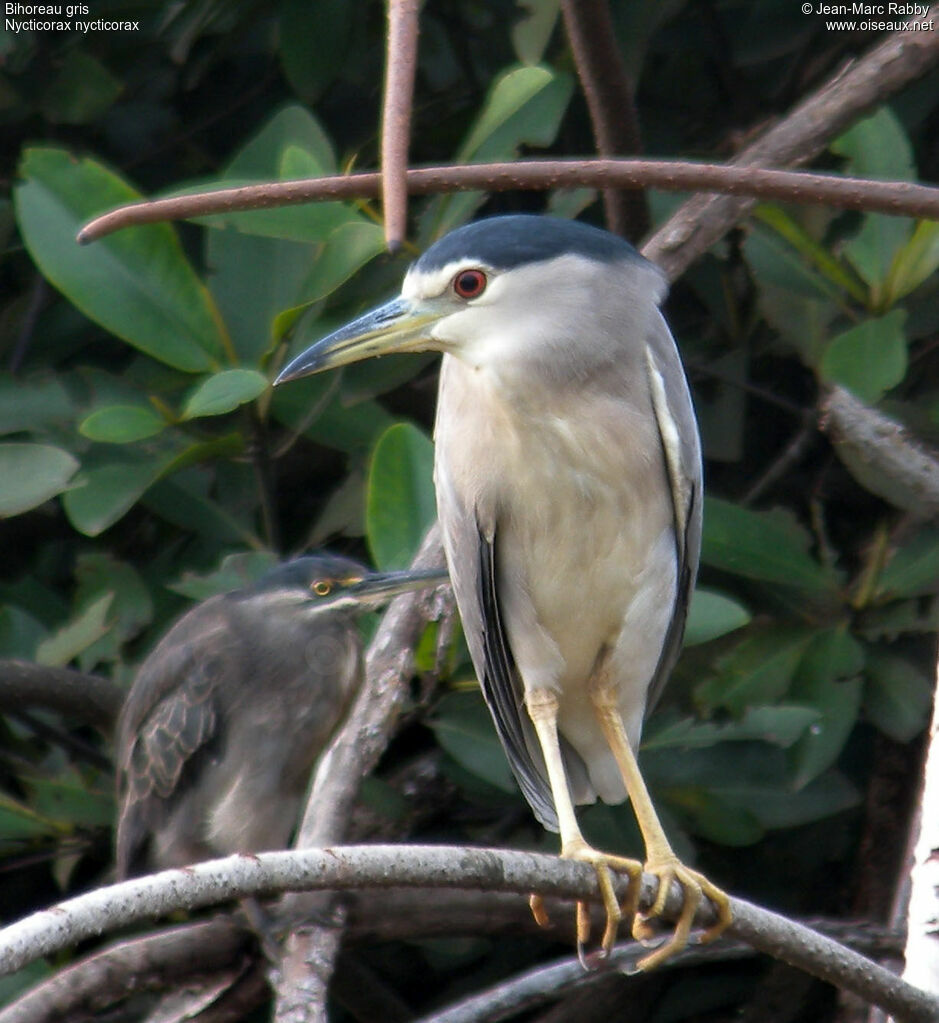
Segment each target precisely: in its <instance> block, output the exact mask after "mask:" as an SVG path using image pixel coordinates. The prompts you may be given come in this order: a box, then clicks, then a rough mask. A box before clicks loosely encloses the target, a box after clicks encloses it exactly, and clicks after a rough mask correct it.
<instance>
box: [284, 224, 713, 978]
mask: <svg viewBox="0 0 939 1023" xmlns="http://www.w3.org/2000/svg"><path fill="white" fill-rule="evenodd" d="M665 292H666V284H665V281H664V279H663V277H662V275H661V274H660V272H659V271H658V270H657V269H656V267H654V266H653V265H652V264H651V263H649V262H647V261H646V260H645V259H643V258H642V257H641V256H640V255H639V254H638V253H637V252H636V251H635V249H633V248H632V246H630V245H629V244H628V243H626V242H624V241H623V240H622V239H620V238H617V237H616V236H614V235H612V234H609V233H608V232H606V231H603V230H600V229H598V228H594V227H589V226H587V225H584V224H579V223H576V222H572V221H564V220H556V219H553V218H548V217H536V216H506V217H495V218H493V219H491V220H483V221H479V222H477V223H473V224H469V225H467V226H466V227H462V228H460V229H459V230H456V231H453V232H452V233H451V234H449V235H447V236H446V237H444V238H442V239H441V240H440V241H438V242H437V243H436V244H434V245H433V246H431V247H430V248H429V249H428V250H427V251H426V252H425V253H424V254H423V255H422V256H421V257H420V258H419V259H418V260H417V261H416V262H415V263H414V264H413V265H412V266H411V268H410V269H409V270H408V273H407V275H406V277H405V279H404V284H403V287H402V289H401V295H400V296H399V297H398V298H395V299H393V300H392V301H391V302H388V303H387V304H386V305H383V306H381V307H380V308H378V309H376V310H374V311H373V312H371V313H368V314H367V315H365V316H363V317H361V318H359V319H357V320H356V321H355V322H354V323H350V324H349V325H348V326H346V327H343V328H342V329H340V330H338V331H336V332H335V333H334V334H331V335H330V336H329V337H326V338H324V339H323V340H321V341H319V342H318V343H317V344H315V345H313V346H312V347H311V348H310V349H308V350H307V351H306V352H304V353H303V354H302V355H300V356H299V357H298V358H296V359H294V361H293V362H291V363H290V365H288V366H287V368H286V369H285V370H284V372H283V373H282V374H281V376H280V379H279V381H278V382H281V381H284V380H290V379H293V378H295V377H300V376H304V375H306V374H308V373H312V372H316V371H318V370H322V369H325V368H327V367H331V366H339V365H342V364H344V363H349V362H354V361H357V360H359V359H363V358H366V357H367V356H371V355H382V354H385V353H389V352H414V351H425V350H434V351H441V352H443V353H444V359H443V364H442V367H441V373H440V393H439V396H438V402H437V422H436V428H435V439H436V456H435V483H436V488H437V507H438V513H439V518H440V524H441V527H442V531H443V538H444V547H445V549H446V554H447V561H448V563H449V568H450V577H451V580H452V582H453V587H454V590H455V593H456V598H457V603H458V605H459V609H460V613H461V616H462V619H463V626H464V630H465V633H466V639H467V643H468V645H469V648H470V652H471V654H472V658H473V662H474V664H475V666H476V671H477V674H478V675H479V679H480V683H481V685H482V689H483V693H484V695H485V698H486V702H487V703H488V705H489V709H490V710H491V712H492V716H493V719H494V721H495V725H496V728H497V730H498V732H499V736H500V738H501V739H502V743H503V745H504V747H505V750H506V753H507V755H508V758H509V762H510V764H511V766H512V770H513V771H514V773H515V777H516V778H517V779H518V782H519V785H520V786H521V789H522V791H523V792H524V794H525V796H526V798H527V799H528V802H529V803H530V804H531V806H532V809H533V810H534V812H535V814H536V816H537V817H538V819H539V820H540V821H541V822H542V824H544V825H545V827H547V828H549V829H552V830H555V831H560V835H561V855H562V856H565V857H570V858H573V859H577V860H583V861H586V862H588V863H591V864H593V866H594V867H595V869H596V872H597V877H598V882H599V885H600V891H601V894H602V897H603V901H604V905H605V908H606V913H607V926H606V931H605V933H604V937H603V948H604V949H609V948H610V947H611V945H612V943H613V941H614V938H615V934H616V928H617V925H618V922H619V920H620V917H621V915H622V912H623V911H625V912H627V913H630V914H632V915H633V932H634V934H636V935H637V936H640V937H645V936H647V935H648V933H649V928H648V925H647V923H646V918H648V917H653V916H657V915H659V914H660V913H661V912H662V910H663V908H664V903H665V899H666V895H667V892H668V888H669V882H670V881H671V880H673V879H677V880H678V881H679V882H680V884H681V886H682V887H683V889H684V893H685V902H684V907H683V910H682V914H681V917H680V919H679V921H678V923H677V925H676V928H675V932H674V934H673V937H672V939H671V940H670V941H669V942H668V943H667V944H666V945H665V946H664V947H662V948H660V949H658V950H657V951H656V952H654V953H652V954H650V955H648V956H647V957H646V958H645V959H644V960H643V961H642V963H641V965H643V966H644V967H646V968H648V967H651V966H654V965H657V964H658V963H660V962H662V961H663V960H664V959H666V958H668V957H669V956H670V955H672V954H673V953H674V952H675V951H677V950H678V949H680V948H681V947H683V946H684V945H685V944H686V942H687V939H688V934H689V932H690V928H691V924H692V920H693V918H694V914H695V910H696V908H697V906H698V904H699V902H700V900H701V898H702V894H706V895H708V896H709V897H710V898H711V899H712V900H713V901H714V903H715V905H716V907H717V912H718V922H717V923H716V924H715V925H714V926H713V927H712V928H710V930H709V931H707V932H706V933H705V935H704V937H705V938H712V937H715V936H716V935H717V934H718V933H720V931H721V930H723V929H724V927H726V926H727V924H728V923H729V920H730V910H729V900H728V898H727V896H726V895H725V894H724V893H723V892H721V891H719V890H718V889H717V888H715V887H714V885H713V884H711V882H709V881H708V880H707V879H706V878H705V877H704V876H703V875H701V874H699V873H698V872H696V871H694V870H691V869H689V868H688V867H686V866H685V865H684V864H682V863H681V862H680V861H679V859H678V857H677V856H676V855H675V854H674V852H673V851H672V848H671V846H670V845H669V842H668V840H667V838H666V836H665V832H664V831H663V829H662V826H661V824H660V823H659V820H658V817H657V815H656V813H655V810H654V808H653V806H652V803H651V800H650V798H649V795H648V792H647V791H646V788H645V785H644V783H643V780H642V777H641V775H640V772H639V768H638V766H637V762H636V757H635V753H634V750H635V749H636V747H637V746H638V743H639V734H640V730H641V727H642V721H643V717H644V715H645V713H646V711H647V710H648V709H649V707H650V706H651V705H652V704H653V703H654V701H655V700H656V698H657V697H658V695H659V692H660V690H661V688H662V686H663V685H664V684H665V681H666V679H667V678H668V674H669V671H670V670H671V668H672V665H673V664H674V662H675V659H676V658H677V656H678V652H679V649H680V647H681V641H682V634H683V631H684V624H685V617H686V614H687V610H688V601H689V598H690V595H691V591H692V588H693V586H694V578H695V573H696V571H697V565H698V553H699V548H700V539H701V500H702V494H701V454H700V446H699V441H698V430H697V425H696V422H695V417H694V411H693V408H692V404H691V398H690V396H689V393H688V386H687V383H686V380H685V374H684V372H683V369H682V366H681V361H680V359H679V356H678V351H677V349H676V347H675V343H674V341H673V339H672V336H671V333H670V332H669V329H668V326H667V325H666V323H665V320H664V319H663V317H662V314H661V312H660V311H659V303H660V302H661V301H662V299H663V297H664V295H665ZM627 794H628V796H629V798H630V799H631V800H632V804H633V807H634V809H635V813H636V816H637V819H638V821H639V826H640V828H641V830H642V834H643V838H644V841H645V845H646V863H645V869H646V870H648V871H651V872H653V873H654V874H656V875H657V876H658V877H659V879H660V884H659V893H658V897H657V900H656V903H655V905H654V906H653V907H652V908H651V909H650V911H649V913H648V914H646V917H640V916H637V915H636V913H635V907H636V904H637V901H636V900H637V899H638V883H636V879H637V877H638V874H639V870H640V864H638V863H637V862H636V861H633V860H628V859H625V858H623V857H619V856H613V855H609V854H607V853H603V852H600V851H598V850H596V849H593V848H592V847H591V846H589V845H588V843H587V842H586V841H585V839H584V838H583V836H582V834H581V832H580V829H579V826H578V823H577V819H576V817H575V813H574V804H576V803H586V802H592V801H594V800H595V799H596V798H597V797H598V796H599V797H600V798H601V799H602V800H604V801H606V802H610V803H617V802H620V801H622V800H623V799H624V798H625V797H626V796H627ZM611 870H615V871H622V872H625V873H627V874H628V875H629V876H630V878H632V879H633V882H634V883H633V884H632V885H631V893H630V898H629V900H628V901H627V905H626V907H624V910H621V909H620V907H619V906H618V904H617V900H616V897H615V894H614V890H613V885H612V882H611V875H610V871H611ZM532 908H533V910H534V911H535V915H536V917H537V918H538V919H539V920H543V918H544V911H543V907H542V906H541V902H540V899H539V898H538V897H537V896H535V897H533V903H532ZM588 928H589V924H588V918H587V914H586V910H585V907H583V906H580V907H579V910H578V936H579V938H580V940H581V942H583V941H584V940H585V939H586V937H587V936H588Z"/></svg>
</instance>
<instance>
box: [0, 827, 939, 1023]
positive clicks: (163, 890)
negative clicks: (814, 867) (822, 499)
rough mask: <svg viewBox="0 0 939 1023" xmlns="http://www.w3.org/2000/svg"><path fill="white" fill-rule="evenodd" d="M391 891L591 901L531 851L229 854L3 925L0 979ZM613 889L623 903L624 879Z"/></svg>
mask: <svg viewBox="0 0 939 1023" xmlns="http://www.w3.org/2000/svg"><path fill="white" fill-rule="evenodd" d="M656 885H657V882H656V880H655V878H654V877H652V876H650V875H644V876H643V881H642V897H641V899H640V905H641V906H643V907H644V908H648V907H649V905H651V903H652V901H653V899H654V896H655V892H656ZM401 886H406V887H428V888H461V889H469V890H475V891H503V892H506V891H507V892H517V893H519V894H523V893H526V892H530V891H536V890H537V891H539V892H544V893H545V894H549V895H555V896H564V897H567V898H576V899H588V898H595V897H596V877H595V875H594V873H593V870H592V869H591V868H590V867H589V866H588V865H587V864H583V863H576V862H573V861H570V860H562V859H559V858H557V857H554V856H545V855H543V854H539V853H528V852H514V851H512V852H510V851H507V850H502V849H468V848H461V847H447V846H381V845H376V846H346V847H335V848H332V849H306V850H302V851H293V852H279V853H259V854H257V855H253V856H243V855H237V856H229V857H227V858H226V859H222V860H213V861H210V862H208V863H201V864H197V865H195V866H193V867H186V868H184V869H181V870H168V871H163V872H162V873H160V874H154V875H151V876H149V877H143V878H137V879H135V880H133V881H125V882H123V883H121V884H117V885H111V886H110V887H106V888H100V889H97V890H96V891H93V892H89V893H87V894H85V895H80V896H78V897H76V898H74V899H69V900H68V901H66V902H62V903H60V904H59V905H57V906H54V907H52V908H51V909H48V910H44V911H42V912H40V913H36V914H33V915H32V916H29V917H26V918H25V919H24V920H21V921H19V922H18V923H15V924H12V925H11V926H10V927H7V928H6V929H5V930H3V931H0V972H3V973H9V972H12V971H14V970H17V969H19V968H21V967H22V966H24V965H26V964H27V963H29V962H32V961H33V960H35V959H37V958H39V957H40V956H44V955H49V954H50V953H53V952H57V951H59V950H61V949H63V948H67V947H69V946H71V945H73V944H75V943H76V942H78V941H82V940H84V939H85V938H89V937H92V936H94V935H97V934H100V933H101V932H102V931H104V930H110V929H114V928H117V927H123V926H126V925H127V924H131V923H135V922H137V921H140V920H144V919H149V918H153V917H157V916H162V915H164V914H166V913H168V912H171V911H173V910H176V909H196V908H198V907H202V906H208V905H212V904H214V903H217V902H219V901H220V900H224V899H230V898H233V897H235V898H244V897H246V896H251V895H254V896H260V895H269V894H271V893H272V892H275V891H283V890H287V889H303V890H324V889H343V890H351V889H362V888H389V887H401ZM620 892H621V893H622V894H624V895H625V885H624V884H623V883H622V882H621V883H620ZM681 904H682V893H681V891H680V889H679V887H678V885H677V884H676V885H673V886H672V890H671V891H670V893H669V898H668V903H667V906H666V916H668V917H673V916H674V915H676V913H677V912H678V911H679V910H680V907H681ZM732 908H733V912H734V922H733V924H732V925H731V933H732V934H733V935H734V936H735V937H738V938H741V939H743V940H744V941H746V942H747V943H748V944H750V945H752V946H753V947H754V948H757V949H759V950H760V951H763V952H768V953H769V954H771V955H774V956H776V957H777V958H780V959H783V960H784V961H786V962H788V963H790V964H791V965H793V966H798V967H800V968H801V969H804V970H806V971H807V972H809V973H811V974H813V975H814V976H816V977H820V978H822V979H823V980H826V981H828V982H829V983H832V984H836V985H838V986H839V987H843V988H844V989H845V990H848V991H853V992H854V993H855V994H858V995H860V996H861V997H862V998H864V999H865V1000H867V1001H869V1002H871V1003H873V1004H875V1005H878V1006H880V1007H881V1008H883V1009H885V1010H886V1011H887V1012H890V1013H892V1014H894V1015H896V1016H898V1017H900V1018H902V1019H904V1020H906V1021H907V1023H936V1021H937V1020H939V1000H937V999H935V998H933V997H931V996H930V995H928V994H926V993H925V992H923V991H920V990H918V989H917V988H914V987H912V986H910V985H909V984H906V983H904V982H903V981H902V980H900V979H899V978H898V977H896V976H894V975H893V974H892V973H890V972H889V971H887V970H885V969H883V968H882V967H880V966H877V965H876V964H874V963H872V962H871V961H870V960H868V959H865V958H864V957H863V956H860V955H858V954H857V953H856V952H852V951H851V950H850V949H847V948H845V947H843V946H842V945H839V944H837V943H836V942H833V941H831V940H830V939H829V938H825V937H824V936H822V935H820V934H817V933H816V932H814V931H811V930H809V929H808V928H806V927H803V926H802V925H801V924H797V923H795V922H793V921H791V920H787V919H785V918H784V917H781V916H779V915H778V914H776V913H772V912H770V911H768V910H765V909H761V908H760V907H758V906H754V905H753V904H752V903H749V902H745V901H744V900H742V899H733V900H732ZM709 916H710V907H708V908H707V910H706V911H705V912H703V913H699V915H698V920H699V922H700V923H702V924H706V923H707V922H708V918H709Z"/></svg>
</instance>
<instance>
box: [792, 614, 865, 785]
mask: <svg viewBox="0 0 939 1023" xmlns="http://www.w3.org/2000/svg"><path fill="white" fill-rule="evenodd" d="M863 667H864V648H863V647H862V646H861V644H860V643H858V641H857V640H856V639H854V637H853V636H851V634H850V633H849V632H847V630H846V629H844V628H837V629H828V630H826V631H825V632H822V633H819V634H818V635H816V636H815V637H813V639H812V642H811V643H810V644H809V647H808V649H807V650H806V652H805V657H804V658H803V659H802V663H801V664H800V665H799V669H798V671H797V672H796V677H795V681H794V683H793V685H792V688H791V689H790V694H789V695H790V698H791V699H792V700H794V701H796V702H798V703H800V704H803V705H804V706H807V707H812V708H814V709H815V710H817V711H818V713H819V720H818V721H817V722H816V723H815V724H813V725H812V727H811V728H810V729H809V730H808V731H807V732H806V733H805V735H803V736H802V738H801V739H799V741H798V742H797V743H796V745H795V746H794V747H793V748H792V750H791V751H790V763H791V764H792V768H793V781H794V783H795V785H796V786H797V787H798V788H803V787H804V786H805V785H807V784H808V783H809V782H810V781H812V780H813V779H815V778H817V777H818V776H819V775H820V774H822V772H823V771H826V770H828V768H829V767H831V766H832V764H834V762H835V761H836V760H837V759H838V757H839V756H840V754H841V751H842V749H843V748H844V744H845V742H846V741H847V739H848V736H849V735H850V734H851V730H852V729H853V728H854V725H855V723H856V722H857V717H858V713H859V711H860V707H861V691H862V685H861V680H860V678H858V677H857V676H858V675H859V674H860V672H861V670H862V669H863Z"/></svg>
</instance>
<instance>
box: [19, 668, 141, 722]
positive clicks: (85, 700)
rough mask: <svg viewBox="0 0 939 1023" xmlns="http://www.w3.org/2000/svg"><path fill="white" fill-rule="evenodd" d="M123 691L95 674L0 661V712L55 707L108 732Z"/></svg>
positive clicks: (54, 708) (115, 718) (118, 709)
mask: <svg viewBox="0 0 939 1023" xmlns="http://www.w3.org/2000/svg"><path fill="white" fill-rule="evenodd" d="M123 699H124V692H123V690H122V689H121V688H120V686H117V685H115V684H114V683H113V682H110V681H109V680H108V679H106V678H101V677H100V676H99V675H86V674H85V673H84V672H81V671H73V670H72V669H71V668H51V667H47V666H46V665H43V664H33V663H32V662H31V661H19V660H0V711H14V710H25V709H27V708H30V707H36V708H42V709H43V710H55V711H59V712H60V713H62V714H68V715H69V716H71V717H74V718H78V719H79V720H81V721H85V722H87V723H88V724H92V725H96V726H97V727H98V728H100V729H102V730H103V731H108V730H109V729H110V728H111V726H112V725H113V724H114V722H115V721H116V720H117V715H118V713H119V712H120V709H121V703H122V702H123Z"/></svg>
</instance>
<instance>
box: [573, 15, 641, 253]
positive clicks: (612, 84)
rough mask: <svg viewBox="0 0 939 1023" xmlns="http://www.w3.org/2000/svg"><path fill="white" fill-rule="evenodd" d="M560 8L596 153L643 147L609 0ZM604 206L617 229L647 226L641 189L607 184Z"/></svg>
mask: <svg viewBox="0 0 939 1023" xmlns="http://www.w3.org/2000/svg"><path fill="white" fill-rule="evenodd" d="M561 10H562V11H563V14H564V27H565V29H566V30H567V37H568V39H569V40H570V44H571V50H572V52H573V54H574V62H575V63H576V65H577V75H578V77H579V78H580V84H581V86H582V87H583V90H584V96H585V97H586V100H587V109H588V110H589V111H590V123H591V125H592V126H593V137H594V139H595V140H596V143H597V153H598V154H599V155H600V156H632V155H633V154H634V153H641V152H642V140H641V137H640V133H639V117H638V115H637V113H636V103H635V96H634V94H633V86H632V82H630V80H629V75H627V73H626V65H625V64H624V63H623V58H622V55H621V54H620V52H619V49H618V48H617V45H616V33H615V31H614V29H613V19H612V17H611V16H610V8H609V4H608V3H607V0H561ZM603 207H604V210H605V211H606V224H607V227H608V228H609V229H610V230H611V231H614V232H615V233H616V234H619V235H622V236H623V237H624V238H629V239H630V240H631V241H638V239H639V238H641V237H642V236H643V235H644V234H645V233H646V231H648V230H649V210H648V208H647V207H646V202H645V196H644V195H642V194H641V193H637V194H633V193H632V192H626V191H620V190H618V189H613V188H606V189H604V190H603Z"/></svg>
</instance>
